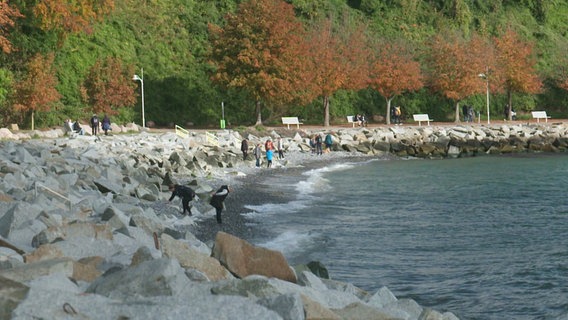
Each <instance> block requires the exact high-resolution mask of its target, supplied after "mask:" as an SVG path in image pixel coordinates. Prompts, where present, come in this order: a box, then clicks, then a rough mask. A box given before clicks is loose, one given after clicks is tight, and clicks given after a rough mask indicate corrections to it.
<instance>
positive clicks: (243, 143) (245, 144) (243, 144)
mask: <svg viewBox="0 0 568 320" xmlns="http://www.w3.org/2000/svg"><path fill="white" fill-rule="evenodd" d="M248 149H249V145H248V141H247V139H246V138H245V139H243V141H241V151H242V152H243V161H246V160H247V156H248Z"/></svg>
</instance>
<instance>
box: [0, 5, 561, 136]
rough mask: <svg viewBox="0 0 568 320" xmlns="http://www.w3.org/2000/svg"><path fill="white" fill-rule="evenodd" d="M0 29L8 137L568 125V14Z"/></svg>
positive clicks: (259, 8) (453, 9)
mask: <svg viewBox="0 0 568 320" xmlns="http://www.w3.org/2000/svg"><path fill="white" fill-rule="evenodd" d="M0 26H1V28H0V52H1V53H0V127H6V126H8V125H10V124H18V126H19V127H20V128H22V129H32V130H33V129H35V128H50V127H56V126H61V125H62V124H63V122H64V120H65V119H68V118H69V119H72V120H79V121H81V122H88V120H89V118H90V117H91V116H92V114H93V113H96V114H100V115H102V114H108V115H109V116H111V119H112V121H113V122H115V123H131V122H135V123H137V124H139V125H142V122H143V121H145V124H146V125H147V126H149V127H153V126H155V127H169V128H172V127H173V126H174V125H179V126H182V127H186V128H191V127H197V128H218V127H219V126H220V120H221V119H223V120H225V121H226V125H227V126H228V127H234V128H236V127H239V126H261V125H277V124H280V117H282V116H297V117H299V118H300V119H302V121H303V122H304V123H306V124H313V125H321V126H330V125H336V124H342V123H345V122H346V116H347V115H354V114H365V115H366V116H367V118H368V119H369V121H370V122H374V123H390V121H391V120H390V111H391V109H392V108H394V107H395V106H400V107H401V108H402V111H403V118H404V117H407V118H409V115H411V114H414V113H428V114H429V115H430V117H432V118H433V119H436V121H447V122H460V121H463V115H462V108H463V106H471V107H472V108H473V109H474V110H475V114H476V116H479V117H480V119H481V121H485V120H486V119H487V109H488V108H489V113H490V117H491V119H496V120H504V119H507V118H509V120H510V118H511V114H512V113H511V112H510V111H511V110H514V111H515V112H516V113H517V116H518V117H519V118H520V119H523V118H526V119H528V118H529V116H528V115H529V114H530V111H531V110H545V111H547V113H548V114H549V115H551V116H552V118H567V117H568V0H491V1H486V0H384V1H376V0H286V1H284V0H244V1H240V0H136V1H135V0H121V1H116V0H73V1H71V0H10V1H8V0H0ZM488 103H489V104H488Z"/></svg>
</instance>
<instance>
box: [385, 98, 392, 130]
mask: <svg viewBox="0 0 568 320" xmlns="http://www.w3.org/2000/svg"><path fill="white" fill-rule="evenodd" d="M385 100H387V116H386V117H385V119H387V124H391V108H392V107H391V102H392V98H390V99H386V98H385Z"/></svg>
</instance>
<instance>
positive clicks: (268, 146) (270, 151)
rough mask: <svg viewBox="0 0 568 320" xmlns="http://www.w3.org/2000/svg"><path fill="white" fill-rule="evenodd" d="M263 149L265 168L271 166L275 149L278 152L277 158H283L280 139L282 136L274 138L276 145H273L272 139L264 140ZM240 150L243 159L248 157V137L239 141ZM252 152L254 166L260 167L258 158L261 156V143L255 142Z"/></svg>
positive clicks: (282, 146)
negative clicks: (254, 161)
mask: <svg viewBox="0 0 568 320" xmlns="http://www.w3.org/2000/svg"><path fill="white" fill-rule="evenodd" d="M264 150H265V154H266V163H267V164H266V166H267V168H270V167H272V159H273V158H274V152H275V151H276V152H278V159H284V141H283V140H282V138H278V139H277V140H276V147H275V146H274V143H273V142H272V139H268V140H266V142H265V143H264ZM241 151H242V153H243V161H246V160H247V159H248V151H249V145H248V139H246V138H245V139H243V141H242V142H241ZM252 154H253V155H254V158H255V160H256V167H257V168H260V159H261V158H262V144H261V143H257V144H256V145H255V146H254V148H253V151H252Z"/></svg>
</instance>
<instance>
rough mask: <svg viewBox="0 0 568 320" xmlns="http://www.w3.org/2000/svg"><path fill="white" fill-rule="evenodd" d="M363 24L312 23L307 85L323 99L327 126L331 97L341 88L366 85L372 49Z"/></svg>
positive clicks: (309, 35)
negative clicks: (334, 24) (338, 25)
mask: <svg viewBox="0 0 568 320" xmlns="http://www.w3.org/2000/svg"><path fill="white" fill-rule="evenodd" d="M365 31H366V30H365V28H364V26H362V25H354V26H352V27H349V26H347V25H343V26H340V27H337V28H334V26H333V24H332V21H331V19H325V20H324V21H319V22H318V23H315V24H313V26H312V28H311V29H310V32H309V34H308V36H307V38H306V44H307V45H306V46H307V52H306V58H307V59H306V60H305V65H306V66H305V69H306V70H309V72H310V75H308V76H307V78H306V79H307V81H306V84H305V85H306V87H307V88H310V89H309V90H310V94H311V96H312V99H315V98H317V97H321V98H322V99H323V113H324V123H323V124H324V126H326V127H327V126H329V118H330V116H329V114H330V110H329V109H330V103H329V98H330V97H331V96H332V95H333V94H334V93H335V92H336V91H338V90H340V89H346V90H359V89H363V88H365V87H366V86H367V79H368V65H369V58H370V49H369V46H368V43H367V42H368V40H367V38H366V33H365Z"/></svg>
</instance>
